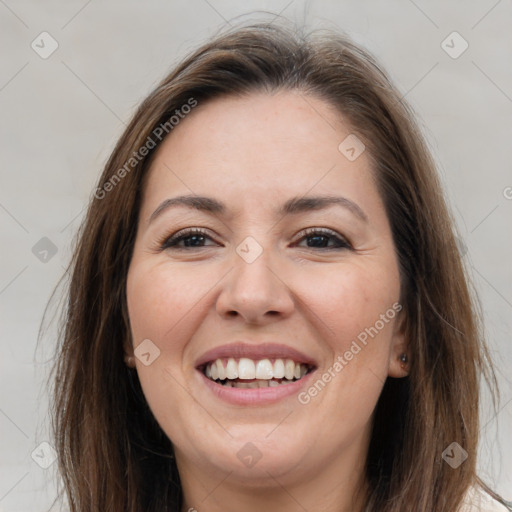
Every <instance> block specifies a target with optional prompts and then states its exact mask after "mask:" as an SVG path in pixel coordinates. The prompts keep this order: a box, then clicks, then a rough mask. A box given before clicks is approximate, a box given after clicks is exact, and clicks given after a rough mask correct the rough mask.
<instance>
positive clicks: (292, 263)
mask: <svg viewBox="0 0 512 512" xmlns="http://www.w3.org/2000/svg"><path fill="white" fill-rule="evenodd" d="M71 275H72V277H71V284H70V289H69V301H68V309H67V312H66V322H65V327H64V331H63V340H62V345H61V347H60V349H59V357H58V359H57V360H58V362H57V365H56V368H55V371H56V379H55V402H54V429H55V435H56V445H57V450H58V453H59V463H60V468H61V471H62V474H63V478H64V483H65V491H66V494H67V497H68V500H69V506H70V509H71V510H72V511H74V512H75V511H76V512H78V511H79V512H85V511H92V510H101V511H130V512H140V511H145V512H146V511H155V512H156V511H163V510H169V511H187V510H189V511H190V510H197V511H199V512H201V511H214V510H222V511H230V510H244V511H252V510H258V511H261V510H280V511H288V510H290V511H291V510H294V511H295V510H308V511H334V510H336V511H341V510H342V511H374V512H377V511H378V512H398V511H410V510H414V511H416V512H419V511H422V512H441V511H443V512H455V511H467V510H485V511H491V510H496V511H500V510H506V508H505V506H504V504H501V501H502V500H500V499H499V498H498V496H496V495H494V494H493V493H492V491H490V490H489V489H487V487H486V486H485V485H484V484H483V483H482V482H480V480H479V479H478V477H477V476H476V470H475V468H476V453H477V443H478V431H479V427H478V425H479V423H478V386H479V379H480V376H481V375H483V376H485V377H487V379H488V380H490V381H491V382H492V375H493V374H492V369H491V368H490V366H489V364H488V354H487V351H486V348H485V344H484V342H483V340H482V339H481V335H480V331H479V324H478V318H477V314H476V312H475V308H474V306H473V303H472V299H471V296H470V294H469V292H468V284H467V278H466V276H465V273H464V269H463V266H462V264H461V258H460V255H459V252H458V250H457V245H456V239H455V237H454V232H453V226H452V223H451V219H450V216H449V213H448V210H447V207H446V205H445V202H444V199H443V196H442V193H441V190H440V185H439V181H438V178H437V176H436V172H435V168H434V163H433V161H432V159H431V157H430V155H429V154H428V151H427V149H426V147H425V144H424V142H423V140H422V137H421V135H420V132H419V130H418V128H417V126H416V124H415V122H414V120H413V116H412V114H411V111H410V109H409V107H408V106H407V105H406V104H405V103H404V101H403V99H402V98H401V97H400V94H399V93H398V92H397V90H396V89H395V88H394V86H393V85H392V84H391V83H390V81H389V79H388V78H387V76H386V75H385V74H384V72H383V71H382V70H381V69H380V68H379V67H378V65H377V63H376V62H375V60H374V59H373V58H372V57H371V56H370V55H369V54H368V53H367V52H365V51H364V50H363V49H361V48H359V47H357V46H356V45H354V44H353V43H351V42H350V41H348V40H347V39H345V38H344V37H342V36H339V35H336V34H332V33H325V34H322V33H317V34H313V35H312V36H310V37H301V36H299V35H297V34H296V33H295V32H294V31H293V30H291V29H285V28H279V27H275V26H271V25H253V26H250V27H242V28H237V29H233V30H231V31H230V32H228V33H225V34H223V35H220V36H218V37H217V38H215V39H214V40H212V41H211V42H209V43H207V44H205V45H204V46H203V47H201V48H200V49H198V50H197V51H196V52H194V53H193V54H192V55H191V56H189V57H188V58H187V59H185V60H184V61H183V62H182V63H181V64H180V65H178V66H177V68H176V69H175V70H174V71H172V73H171V74H170V75H169V76H168V77H167V78H165V80H163V81H162V82H161V83H160V84H159V85H158V87H157V88H156V89H155V90H154V91H153V92H152V93H151V94H150V95H149V97H148V98H147V99H146V100H145V101H144V102H143V103H142V105H141V106H140V108H139V110H138V111H137V113H136V114H135V116H134V118H133V120H132V121H131V123H130V125H129V126H128V127H127V129H126V131H125V133H124V134H123V135H122V137H121V139H120V140H119V142H118V144H117V146H116V148H115V150H114V152H113V154H112V156H111V157H110V159H109V161H108V163H107V165H106V167H105V170H104V172H103V175H102V176H101V178H100V181H99V183H98V187H97V188H96V190H95V192H94V197H92V198H91V202H90V205H89V210H88V213H87V216H86V219H85V221H84V224H83V226H82V228H81V231H80V234H79V239H78V244H77V247H76V251H75V254H74V258H73V260H72V263H71ZM491 495H492V497H491Z"/></svg>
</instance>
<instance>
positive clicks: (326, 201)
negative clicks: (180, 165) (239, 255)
mask: <svg viewBox="0 0 512 512" xmlns="http://www.w3.org/2000/svg"><path fill="white" fill-rule="evenodd" d="M334 205H338V206H341V207H343V208H345V209H347V210H349V211H350V212H351V213H352V214H354V215H355V216H356V217H358V218H359V219H361V220H362V221H364V222H368V216H367V215H366V214H365V213H364V211H363V210H362V209H361V207H360V206H358V205H357V204H356V203H354V202H353V201H351V200H350V199H347V198H346V197H341V196H308V197H294V198H292V199H289V200H288V201H286V202H285V203H284V204H283V205H282V206H281V207H280V208H279V209H277V211H276V212H275V213H276V215H277V216H285V215H294V214H298V213H304V212H310V211H317V210H323V209H325V208H329V207H330V206H334ZM179 206H182V207H186V208H190V209H195V210H200V211H203V212H207V213H212V214H218V215H225V214H226V212H227V208H226V205H225V204H224V203H222V202H220V201H218V200H217V199H214V198H212V197H206V196H197V195H186V196H177V197H172V198H169V199H165V200H164V201H163V202H162V203H160V205H159V206H158V207H157V209H156V210H155V211H154V212H153V213H152V214H151V217H150V218H149V222H150V223H151V222H152V221H153V220H155V219H156V218H157V217H158V216H160V215H161V214H162V213H163V212H164V211H166V210H168V209H169V208H172V207H179Z"/></svg>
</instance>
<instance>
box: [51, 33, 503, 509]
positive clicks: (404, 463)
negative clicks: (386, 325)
mask: <svg viewBox="0 0 512 512" xmlns="http://www.w3.org/2000/svg"><path fill="white" fill-rule="evenodd" d="M277 90H296V91H299V92H301V93H303V94H304V96H305V98H307V96H308V95H312V96H315V97H317V98H320V99H323V100H325V101H326V102H327V103H329V104H330V105H332V106H333V107H334V108H335V109H337V111H339V112H340V113H341V114H343V115H344V116H345V118H347V119H348V120H349V121H350V123H351V126H352V128H353V131H354V132H355V133H356V134H357V136H358V137H359V138H360V139H361V140H362V141H363V142H364V144H365V145H366V148H367V150H368V153H369V155H370V157H371V164H372V171H373V173H374V175H375V179H376V182H377V184H378V188H379V191H380V193H381V195H382V198H383V200H384V203H385V207H386V211H387V215H388V217H389V222H390V225H391V228H392V232H393V238H394V243H395V247H396V251H397V254H398V258H399V264H400V273H401V286H402V289H401V292H402V298H401V303H402V304H403V306H404V312H405V318H406V325H405V329H406V334H407V339H408V340H409V351H410V360H411V365H410V375H409V377H407V378H404V379H391V378H388V380H387V382H386V383H385V385H384V389H383V391H382V394H381V396H380V399H379V402H378V404H377V408H376V411H375V419H374V425H373V432H372V438H371V442H370V449H369V454H368V459H367V464H366V469H367V477H368V481H369V484H370V488H369V495H368V499H367V510H369V511H375V512H376V511H379V512H399V511H406V510H407V511H409V510H411V508H413V509H414V510H415V511H416V512H441V511H444V512H453V511H455V510H457V508H458V506H459V505H460V504H461V501H462V498H463V496H464V494H465V493H466V491H467V490H468V488H469V487H470V486H471V485H473V484H476V483H477V482H478V481H479V480H478V479H477V477H476V454H477V443H478V432H479V420H478V403H479V380H480V377H481V376H482V375H483V376H484V377H486V379H488V381H489V382H490V383H491V384H494V383H495V380H493V375H494V374H493V372H492V369H491V366H490V364H489V358H488V353H487V349H486V347H485V343H484V341H483V336H482V332H481V328H480V322H479V314H478V310H477V307H476V304H475V301H474V299H473V298H472V293H470V290H469V285H468V283H469V281H468V278H467V273H466V271H465V269H464V266H463V264H462V260H461V255H460V254H459V251H458V246H457V243H456V237H455V235H454V227H453V221H452V219H451V216H450V214H449V211H448V209H447V206H446V204H445V200H444V199H443V194H442V192H441V187H440V183H439V180H438V177H437V174H436V170H435V165H434V162H433V160H432V158H431V156H430V155H429V152H428V150H427V148H426V146H425V143H424V141H423V138H422V135H421V133H420V131H419V129H418V127H417V125H416V122H415V120H414V115H413V113H412V111H411V109H410V107H409V106H408V105H407V104H406V103H405V101H404V100H403V98H401V96H400V93H399V92H398V91H397V89H396V88H395V87H394V86H393V85H392V83H391V82H390V80H389V79H388V77H387V75H386V74H385V73H384V72H383V71H382V70H381V69H380V68H379V65H378V64H377V62H376V61H375V59H374V58H373V57H372V56H371V55H370V54H369V53H368V52H367V51H365V50H363V49H362V48H360V47H359V46H357V45H355V44H354V43H352V42H351V41H350V40H349V39H347V38H346V37H344V36H343V35H340V34H338V33H334V32H331V31H316V32H313V33H310V34H308V35H304V34H300V33H298V31H297V30H293V29H291V28H288V27H285V26H283V25H281V26H276V25H275V24H272V25H270V24H255V25H250V26H243V27H236V28H234V29H231V30H229V31H228V32H225V33H221V34H220V35H217V36H216V37H215V38H214V39H213V40H211V41H209V42H208V43H206V44H205V45H203V46H202V47H201V48H199V49H198V50H197V51H195V52H194V53H193V54H192V55H190V56H188V57H187V58H186V59H185V60H183V61H182V62H181V63H180V64H179V65H178V66H177V67H176V68H175V69H174V70H173V71H172V72H171V73H170V74H169V75H168V76H167V77H166V78H165V79H164V80H163V81H162V82H161V83H160V84H159V85H158V86H157V87H156V88H155V90H154V91H153V92H152V93H151V94H150V95H149V96H148V97H147V98H146V99H145V100H144V101H143V102H142V104H141V105H140V107H139V109H138V111H137V112H136V113H135V115H134V116H133V119H132V120H131V122H130V124H129V125H128V127H127V128H126V130H125V132H124V133H123V135H122V136H121V138H120V139H119V142H118V143H117V146H116V147H115V149H114V151H113V153H112V155H111V157H110V159H109V160H108V162H107V164H106V166H105V169H104V171H103V174H102V175H101V177H100V179H99V182H98V186H97V189H96V190H95V191H94V194H92V196H91V199H90V203H89V207H88V211H87V215H86V217H85V220H84V221H83V223H82V225H81V228H80V230H79V233H78V236H77V243H76V249H75V252H74V255H73V258H72V261H71V263H70V266H69V272H70V276H71V277H70V284H69V290H68V294H67V297H68V300H67V307H66V310H65V312H64V318H63V327H62V336H61V338H62V339H61V341H60V346H59V348H58V353H57V359H56V364H55V368H54V402H53V409H52V413H53V423H52V425H53V429H54V434H55V444H56V449H57V452H58V461H59V467H60V471H61V474H62V478H63V482H64V489H65V492H66V495H67V498H68V502H69V506H70V509H71V511H72V512H92V511H102V512H114V511H115V512H119V511H123V512H140V511H145V512H153V511H154V512H157V511H158V512H161V511H163V510H168V511H179V510H180V507H181V505H182V497H181V487H180V480H179V474H178V471H177V467H176V464H175V461H174V459H173V456H172V454H173V448H172V444H171V442H170V440H169V439H168V438H167V437H166V435H165V434H164V432H163V431H162V429H161V428H160V427H159V425H158V424H157V422H156V420H155V419H154V417H153V415H152V413H151V411H150V409H149V407H148V404H147V403H146V400H145V398H144V395H143V393H142V390H141V387H140V384H139V381H138V378H137V375H136V372H134V371H133V370H131V369H128V368H127V366H126V365H125V363H124V361H123V354H124V352H123V346H124V345H125V344H126V343H127V342H128V343H131V337H130V336H131V335H130V328H129V319H128V315H127V308H126V277H127V272H128V267H129V265H130V259H131V255H132V251H133V246H134V238H135V233H136V231H137V229H136V228H137V219H138V214H139V209H140V203H141V194H142V189H143V186H144V177H145V176H146V175H147V171H148V169H149V167H150V163H151V157H152V155H154V153H155V151H156V149H157V148H158V146H159V144H160V142H161V140H163V138H164V137H161V140H160V139H158V138H155V136H154V134H155V130H156V129H158V127H161V126H162V125H165V123H168V122H169V119H170V118H171V117H172V116H173V114H175V112H176V110H180V109H181V108H182V106H183V105H186V104H189V105H190V104H191V103H190V102H191V98H192V99H193V101H195V102H197V103H196V104H197V105H198V107H197V108H201V104H202V103H204V102H205V101H208V100H210V99H213V98H219V97H222V96H229V95H248V94H250V93H252V92H255V91H267V92H269V93H272V92H274V91H277ZM167 128H168V130H167V131H166V132H165V133H167V132H168V133H169V134H170V135H169V136H172V133H171V132H172V125H170V124H167ZM149 138H151V140H152V141H153V142H154V144H148V141H149ZM150 145H151V146H152V147H151V148H149V146H150ZM143 146H146V148H148V150H147V151H145V152H144V153H145V155H143V156H141V152H140V148H142V147H143ZM134 154H137V158H136V159H135V160H130V159H133V158H134ZM128 162H129V164H128V165H127V163H128ZM123 169H124V172H123V171H122V170H123ZM453 442H457V443H458V444H459V445H460V446H461V447H462V448H463V449H464V450H465V451H466V452H467V455H468V457H467V460H466V461H465V462H464V463H463V464H461V465H460V466H459V467H458V468H457V469H453V468H452V467H450V466H449V465H448V464H447V463H445V462H444V460H443V458H442V453H443V451H444V450H445V449H446V448H447V447H448V446H449V445H450V444H451V443H453ZM482 485H483V484H482Z"/></svg>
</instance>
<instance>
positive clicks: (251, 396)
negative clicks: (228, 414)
mask: <svg viewBox="0 0 512 512" xmlns="http://www.w3.org/2000/svg"><path fill="white" fill-rule="evenodd" d="M198 373H199V374H200V375H201V377H202V379H203V381H204V382H205V384H206V385H207V386H208V388H209V389H210V390H211V391H212V393H213V394H214V395H215V396H217V397H218V398H220V399H221V400H224V401H225V402H228V403H230V404H235V405H266V404H272V403H276V402H279V401H280V400H283V399H284V398H287V397H289V396H292V395H298V394H299V392H300V390H301V388H303V387H305V386H306V385H307V384H308V382H309V381H310V380H311V379H312V375H313V374H314V373H315V372H314V371H312V372H310V373H308V374H307V375H304V377H302V379H300V380H296V381H294V382H291V383H290V384H280V385H279V386H275V387H272V388H231V387H227V386H222V385H221V384H217V383H216V382H214V381H213V380H211V379H209V378H208V377H206V375H204V373H203V372H201V371H199V370H198Z"/></svg>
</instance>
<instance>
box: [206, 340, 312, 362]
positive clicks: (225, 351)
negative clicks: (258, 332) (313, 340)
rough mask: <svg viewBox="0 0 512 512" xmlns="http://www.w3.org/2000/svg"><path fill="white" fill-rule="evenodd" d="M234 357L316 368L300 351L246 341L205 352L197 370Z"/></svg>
mask: <svg viewBox="0 0 512 512" xmlns="http://www.w3.org/2000/svg"><path fill="white" fill-rule="evenodd" d="M226 357H232V358H234V359H240V358H242V357H246V358H248V359H253V360H255V361H259V360H260V359H292V360H293V361H295V362H296V363H303V364H307V365H310V366H316V363H315V360H314V359H313V358H311V357H309V356H307V355H305V354H303V353H302V352H300V351H299V350H297V349H295V348H292V347H288V346H286V345H282V344H278V343H259V344H255V343H247V342H244V341H237V342H234V343H228V344H226V345H221V346H219V347H215V348H212V349H211V350H208V351H207V352H205V353H204V354H203V355H202V356H201V357H199V359H198V360H197V362H196V368H199V367H201V366H203V365H205V364H206V363H209V362H211V361H215V360H216V359H222V358H226Z"/></svg>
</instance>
